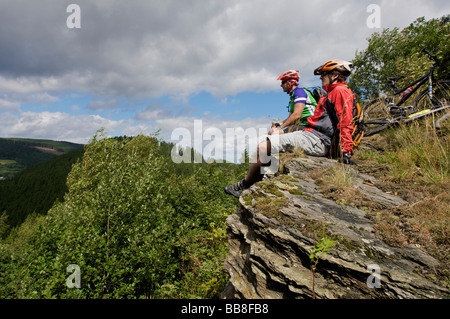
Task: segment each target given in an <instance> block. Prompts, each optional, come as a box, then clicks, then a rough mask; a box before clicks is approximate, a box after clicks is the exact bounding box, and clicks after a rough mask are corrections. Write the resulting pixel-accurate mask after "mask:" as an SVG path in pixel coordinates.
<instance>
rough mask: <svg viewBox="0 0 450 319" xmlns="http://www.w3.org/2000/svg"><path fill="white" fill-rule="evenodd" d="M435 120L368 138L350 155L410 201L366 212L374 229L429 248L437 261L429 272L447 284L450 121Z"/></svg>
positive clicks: (395, 240)
mask: <svg viewBox="0 0 450 319" xmlns="http://www.w3.org/2000/svg"><path fill="white" fill-rule="evenodd" d="M435 120H436V118H433V117H431V116H430V117H426V118H424V119H423V120H421V121H416V122H413V123H410V124H408V125H402V126H400V127H397V128H395V129H390V130H387V131H386V132H383V133H381V134H378V135H375V136H371V137H369V138H366V139H364V140H363V143H362V146H361V149H360V150H358V151H356V154H355V157H354V159H355V161H356V162H357V163H358V164H359V165H358V167H357V169H358V170H359V171H362V172H364V173H368V174H371V175H373V176H375V177H376V178H377V179H378V183H377V186H379V187H380V188H381V189H382V190H384V191H385V192H388V193H392V194H398V195H399V196H401V197H402V198H403V199H405V200H406V201H408V205H404V206H401V207H397V208H395V209H391V210H382V211H377V210H371V211H370V214H369V217H371V218H372V219H373V220H374V221H375V231H376V234H377V235H378V236H379V237H380V238H382V239H383V240H384V241H386V242H387V243H389V244H390V245H392V246H396V247H405V246H406V245H409V244H413V245H416V246H417V247H420V248H421V249H423V250H425V251H427V252H428V253H429V254H430V255H431V256H433V257H434V258H436V259H437V260H438V261H439V262H440V265H439V267H436V269H433V270H432V271H430V272H429V276H430V277H432V278H433V279H434V280H435V281H436V282H437V283H438V284H441V285H443V286H446V287H450V195H449V194H450V178H449V177H450V165H449V157H450V136H449V132H450V121H449V120H447V121H446V122H444V123H443V128H442V129H441V130H440V131H437V130H436V129H435V128H434V122H435Z"/></svg>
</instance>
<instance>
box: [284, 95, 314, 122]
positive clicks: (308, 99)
mask: <svg viewBox="0 0 450 319" xmlns="http://www.w3.org/2000/svg"><path fill="white" fill-rule="evenodd" d="M296 103H305V107H304V108H303V113H302V116H301V117H300V120H299V121H297V123H295V124H297V125H307V124H308V122H307V121H306V119H307V118H308V117H310V116H312V115H313V114H314V111H315V109H316V106H317V101H316V100H315V99H314V97H313V96H312V95H311V93H310V92H309V91H308V90H305V89H303V88H300V87H296V88H295V89H293V90H292V92H291V100H290V101H289V113H292V112H294V105H295V104H296Z"/></svg>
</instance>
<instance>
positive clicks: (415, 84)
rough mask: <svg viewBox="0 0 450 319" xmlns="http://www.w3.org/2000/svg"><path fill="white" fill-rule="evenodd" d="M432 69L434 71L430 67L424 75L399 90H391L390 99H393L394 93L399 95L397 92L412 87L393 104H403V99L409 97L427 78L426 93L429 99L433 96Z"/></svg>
mask: <svg viewBox="0 0 450 319" xmlns="http://www.w3.org/2000/svg"><path fill="white" fill-rule="evenodd" d="M433 71H434V67H432V68H431V69H430V72H428V73H427V74H425V75H424V76H422V77H420V78H419V79H417V80H416V81H414V82H413V83H411V84H408V85H407V86H405V87H404V88H403V89H401V90H398V91H395V92H393V96H392V100H394V96H395V95H399V94H401V93H403V92H405V91H406V90H407V89H408V88H410V87H413V89H412V90H411V91H410V92H408V93H407V94H405V96H403V97H402V98H401V99H400V101H398V102H397V103H393V104H394V105H395V106H401V105H402V104H404V103H405V101H406V100H408V99H409V98H410V97H411V95H413V94H414V93H415V92H416V91H417V90H418V89H419V88H420V87H421V86H422V85H423V84H424V83H425V82H427V80H428V94H429V96H430V99H431V98H432V97H433Z"/></svg>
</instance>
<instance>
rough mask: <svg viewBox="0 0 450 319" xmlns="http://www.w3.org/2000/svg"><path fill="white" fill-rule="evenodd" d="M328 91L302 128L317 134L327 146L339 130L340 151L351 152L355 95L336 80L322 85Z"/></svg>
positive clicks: (344, 84)
mask: <svg viewBox="0 0 450 319" xmlns="http://www.w3.org/2000/svg"><path fill="white" fill-rule="evenodd" d="M324 89H325V91H327V92H328V94H327V95H326V96H323V97H322V98H321V99H320V100H319V101H318V103H317V107H316V110H315V112H314V115H313V116H310V117H309V118H308V124H309V125H308V126H307V127H305V128H304V130H307V131H309V132H312V133H314V134H315V135H317V136H318V137H319V138H320V139H321V140H322V141H323V142H324V144H325V145H326V146H327V147H331V140H332V137H333V135H334V133H335V132H336V130H339V141H340V145H341V149H342V152H352V150H353V145H352V143H353V141H352V131H353V125H352V124H350V122H351V121H352V119H353V103H354V100H355V96H354V95H353V93H352V92H351V91H350V90H349V89H348V87H347V84H346V83H345V82H338V83H335V84H332V85H328V86H326V87H324Z"/></svg>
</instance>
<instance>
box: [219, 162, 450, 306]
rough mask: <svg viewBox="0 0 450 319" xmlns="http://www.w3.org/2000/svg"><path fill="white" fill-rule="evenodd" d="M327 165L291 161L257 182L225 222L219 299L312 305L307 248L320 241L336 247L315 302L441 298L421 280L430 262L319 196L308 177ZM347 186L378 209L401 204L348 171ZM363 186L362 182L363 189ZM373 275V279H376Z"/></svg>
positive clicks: (317, 280)
mask: <svg viewBox="0 0 450 319" xmlns="http://www.w3.org/2000/svg"><path fill="white" fill-rule="evenodd" d="M332 165H336V162H335V161H333V160H329V159H323V158H314V157H306V158H301V159H296V160H291V161H290V162H289V163H288V164H286V166H285V174H281V175H278V176H276V177H274V178H271V179H269V180H266V181H263V182H260V183H257V184H256V185H254V186H252V187H251V188H250V189H249V190H246V191H245V192H244V193H243V195H242V196H241V198H240V200H239V201H240V204H241V205H240V207H239V208H238V210H237V212H236V214H233V215H231V216H230V217H229V218H228V219H227V227H228V241H229V245H230V250H229V254H228V257H227V259H226V261H225V264H224V269H225V271H227V272H228V274H229V276H230V280H229V283H228V285H227V287H226V289H225V291H224V292H223V296H222V297H223V298H244V299H254V298H263V299H268V298H271V299H279V298H312V297H313V276H312V271H311V261H310V258H309V255H310V252H311V248H312V247H313V246H314V245H315V244H316V243H317V242H318V241H319V240H320V238H322V237H324V236H327V237H329V238H332V239H334V240H335V241H336V243H335V245H334V247H333V249H332V251H331V252H329V253H328V254H325V255H323V256H322V257H321V259H320V260H319V262H318V264H317V268H316V271H315V275H314V292H315V297H316V298H330V299H331V298H332V299H335V298H448V297H449V296H450V293H449V291H448V289H445V288H442V287H440V286H437V285H435V284H433V283H432V282H430V281H428V280H427V279H425V278H424V277H423V276H421V275H420V271H421V269H424V268H428V267H433V266H434V265H437V261H436V260H435V259H434V258H432V257H431V256H429V255H428V254H426V253H425V252H424V251H422V250H421V249H420V248H418V247H416V246H414V245H410V246H407V247H405V248H398V247H391V246H389V245H388V244H386V243H385V242H383V241H382V240H380V239H379V238H377V237H376V236H375V232H374V227H373V226H374V224H373V222H372V221H371V220H370V219H368V218H367V217H366V213H365V212H364V211H362V210H360V209H358V208H355V207H350V206H345V205H339V204H337V203H336V202H335V201H333V200H330V199H327V198H325V197H323V195H321V193H320V191H319V188H318V186H317V185H316V184H315V182H314V180H313V179H311V178H309V177H308V173H309V172H310V171H311V170H312V169H314V168H318V167H330V166H332ZM352 174H353V176H354V187H356V188H357V189H359V191H361V192H362V193H363V194H364V195H365V196H367V198H370V200H371V201H373V202H375V203H376V204H377V205H381V206H382V207H385V208H389V207H394V206H398V205H403V204H406V202H404V201H403V200H402V199H401V198H399V197H397V196H394V195H390V194H386V193H384V192H383V191H381V190H380V189H378V188H376V187H375V186H371V185H372V184H374V182H375V181H374V178H373V177H371V176H367V175H364V174H358V173H357V172H356V171H354V170H353V172H352ZM367 182H369V183H367ZM378 274H379V275H378Z"/></svg>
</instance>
